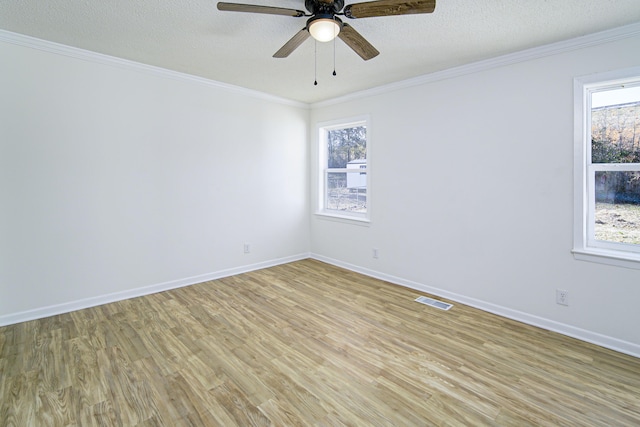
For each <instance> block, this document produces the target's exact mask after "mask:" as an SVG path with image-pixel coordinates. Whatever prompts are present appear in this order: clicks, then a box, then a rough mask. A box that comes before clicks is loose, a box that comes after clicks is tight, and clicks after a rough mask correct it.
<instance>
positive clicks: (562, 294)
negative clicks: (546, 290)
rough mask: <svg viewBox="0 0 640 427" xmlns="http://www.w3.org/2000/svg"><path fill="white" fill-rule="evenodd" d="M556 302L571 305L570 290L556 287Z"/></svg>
mask: <svg viewBox="0 0 640 427" xmlns="http://www.w3.org/2000/svg"><path fill="white" fill-rule="evenodd" d="M556 304H560V305H569V291H566V290H564V289H556Z"/></svg>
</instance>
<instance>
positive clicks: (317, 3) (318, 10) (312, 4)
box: [304, 0, 344, 16]
mask: <svg viewBox="0 0 640 427" xmlns="http://www.w3.org/2000/svg"><path fill="white" fill-rule="evenodd" d="M304 6H305V7H306V8H307V10H308V11H309V12H310V13H311V14H313V15H331V16H333V15H334V14H336V13H338V12H340V10H342V8H343V7H344V0H334V1H332V2H324V1H322V0H305V2H304Z"/></svg>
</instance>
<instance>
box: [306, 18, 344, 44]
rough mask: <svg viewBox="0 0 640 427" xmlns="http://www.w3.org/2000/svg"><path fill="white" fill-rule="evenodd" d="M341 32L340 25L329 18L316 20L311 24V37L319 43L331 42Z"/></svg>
mask: <svg viewBox="0 0 640 427" xmlns="http://www.w3.org/2000/svg"><path fill="white" fill-rule="evenodd" d="M339 32H340V24H338V22H337V21H335V20H333V19H329V18H321V19H315V20H313V21H311V22H310V23H309V33H310V34H311V37H313V38H314V39H316V40H318V41H319V42H329V41H331V40H333V39H335V38H336V36H337V35H338V33H339Z"/></svg>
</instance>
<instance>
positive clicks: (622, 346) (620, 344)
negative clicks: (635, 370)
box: [310, 253, 640, 357]
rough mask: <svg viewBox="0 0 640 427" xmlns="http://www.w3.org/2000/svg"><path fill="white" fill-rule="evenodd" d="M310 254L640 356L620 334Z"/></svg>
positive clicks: (407, 285) (520, 320) (639, 349)
mask: <svg viewBox="0 0 640 427" xmlns="http://www.w3.org/2000/svg"><path fill="white" fill-rule="evenodd" d="M310 258H312V259H316V260H318V261H322V262H326V263H327V264H332V265H335V266H338V267H342V268H345V269H347V270H351V271H355V272H356V273H360V274H364V275H365V276H370V277H373V278H376V279H380V280H384V281H386V282H390V283H394V284H396V285H400V286H404V287H407V288H410V289H414V290H416V291H420V292H424V293H427V294H431V295H435V296H439V297H442V298H446V299H449V300H451V301H456V302H459V303H461V304H465V305H468V306H471V307H474V308H478V309H480V310H483V311H487V312H489V313H493V314H496V315H498V316H502V317H506V318H507V319H512V320H516V321H518V322H522V323H526V324H528V325H532V326H536V327H539V328H542V329H546V330H548V331H552V332H557V333H559V334H562V335H566V336H569V337H571V338H576V339H579V340H581V341H585V342H588V343H591V344H595V345H598V346H601V347H605V348H608V349H611V350H614V351H617V352H620V353H624V354H628V355H631V356H634V357H640V344H635V343H632V342H628V341H624V340H620V339H617V338H613V337H609V336H606V335H602V334H599V333H597V332H592V331H588V330H585V329H581V328H577V327H575V326H571V325H567V324H565V323H560V322H556V321H555V320H550V319H545V318H543V317H539V316H535V315H532V314H529V313H525V312H522V311H518V310H513V309H510V308H507V307H503V306H500V305H496V304H492V303H490V302H486V301H482V300H478V299H475V298H470V297H467V296H464V295H460V294H456V293H454V292H449V291H445V290H443V289H440V288H435V287H432V286H428V285H424V284H422V283H417V282H413V281H411V280H406V279H403V278H400V277H396V276H392V275H389V274H385V273H380V272H378V271H375V270H370V269H368V268H363V267H359V266H357V265H353V264H349V263H346V262H342V261H339V260H336V259H333V258H328V257H325V256H322V255H318V254H314V253H312V254H311V255H310Z"/></svg>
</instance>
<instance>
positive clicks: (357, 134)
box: [327, 126, 367, 169]
mask: <svg viewBox="0 0 640 427" xmlns="http://www.w3.org/2000/svg"><path fill="white" fill-rule="evenodd" d="M366 158H367V128H366V127H365V126H354V127H348V128H343V129H332V130H330V131H328V132H327V163H328V164H327V167H329V168H331V169H337V168H346V167H347V164H349V163H350V162H355V161H364V164H366Z"/></svg>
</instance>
